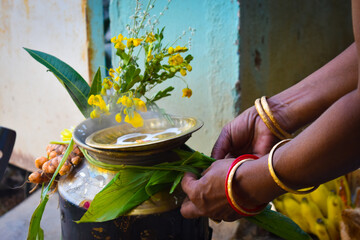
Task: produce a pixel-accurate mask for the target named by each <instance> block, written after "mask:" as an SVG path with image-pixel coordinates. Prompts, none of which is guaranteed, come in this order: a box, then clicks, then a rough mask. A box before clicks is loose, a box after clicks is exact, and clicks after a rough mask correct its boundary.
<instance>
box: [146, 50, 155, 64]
mask: <svg viewBox="0 0 360 240" xmlns="http://www.w3.org/2000/svg"><path fill="white" fill-rule="evenodd" d="M151 51H152V49H151V48H150V50H149V51H148V54H147V57H146V61H148V62H150V61H151V60H152V59H153V58H154V56H153V55H152V54H151Z"/></svg>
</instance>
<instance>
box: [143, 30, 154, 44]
mask: <svg viewBox="0 0 360 240" xmlns="http://www.w3.org/2000/svg"><path fill="white" fill-rule="evenodd" d="M155 40H156V39H155V36H154V34H153V33H152V32H151V33H149V34H148V35H147V37H146V39H145V42H147V43H152V42H155Z"/></svg>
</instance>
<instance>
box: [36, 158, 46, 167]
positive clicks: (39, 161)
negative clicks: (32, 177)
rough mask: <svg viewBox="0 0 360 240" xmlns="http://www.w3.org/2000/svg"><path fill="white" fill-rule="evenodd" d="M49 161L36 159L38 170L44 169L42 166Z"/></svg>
mask: <svg viewBox="0 0 360 240" xmlns="http://www.w3.org/2000/svg"><path fill="white" fill-rule="evenodd" d="M47 161H49V159H48V158H47V157H38V158H37V159H35V166H36V168H38V169H42V165H43V164H44V163H45V162H47Z"/></svg>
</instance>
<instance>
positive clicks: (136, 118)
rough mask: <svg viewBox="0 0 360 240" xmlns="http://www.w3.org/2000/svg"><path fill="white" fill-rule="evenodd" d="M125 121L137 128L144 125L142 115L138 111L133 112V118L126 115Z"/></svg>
mask: <svg viewBox="0 0 360 240" xmlns="http://www.w3.org/2000/svg"><path fill="white" fill-rule="evenodd" d="M124 121H125V122H127V123H130V124H131V125H132V126H133V127H135V128H137V127H142V126H143V125H144V120H143V119H142V117H141V115H140V114H139V113H138V112H136V111H134V112H133V116H132V117H130V116H129V115H126V116H125V119H124Z"/></svg>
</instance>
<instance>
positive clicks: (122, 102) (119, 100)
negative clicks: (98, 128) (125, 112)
mask: <svg viewBox="0 0 360 240" xmlns="http://www.w3.org/2000/svg"><path fill="white" fill-rule="evenodd" d="M127 99H128V97H127V96H126V95H124V96H122V97H119V99H118V100H117V102H116V104H119V103H121V104H122V105H124V106H125V105H126V101H127Z"/></svg>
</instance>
